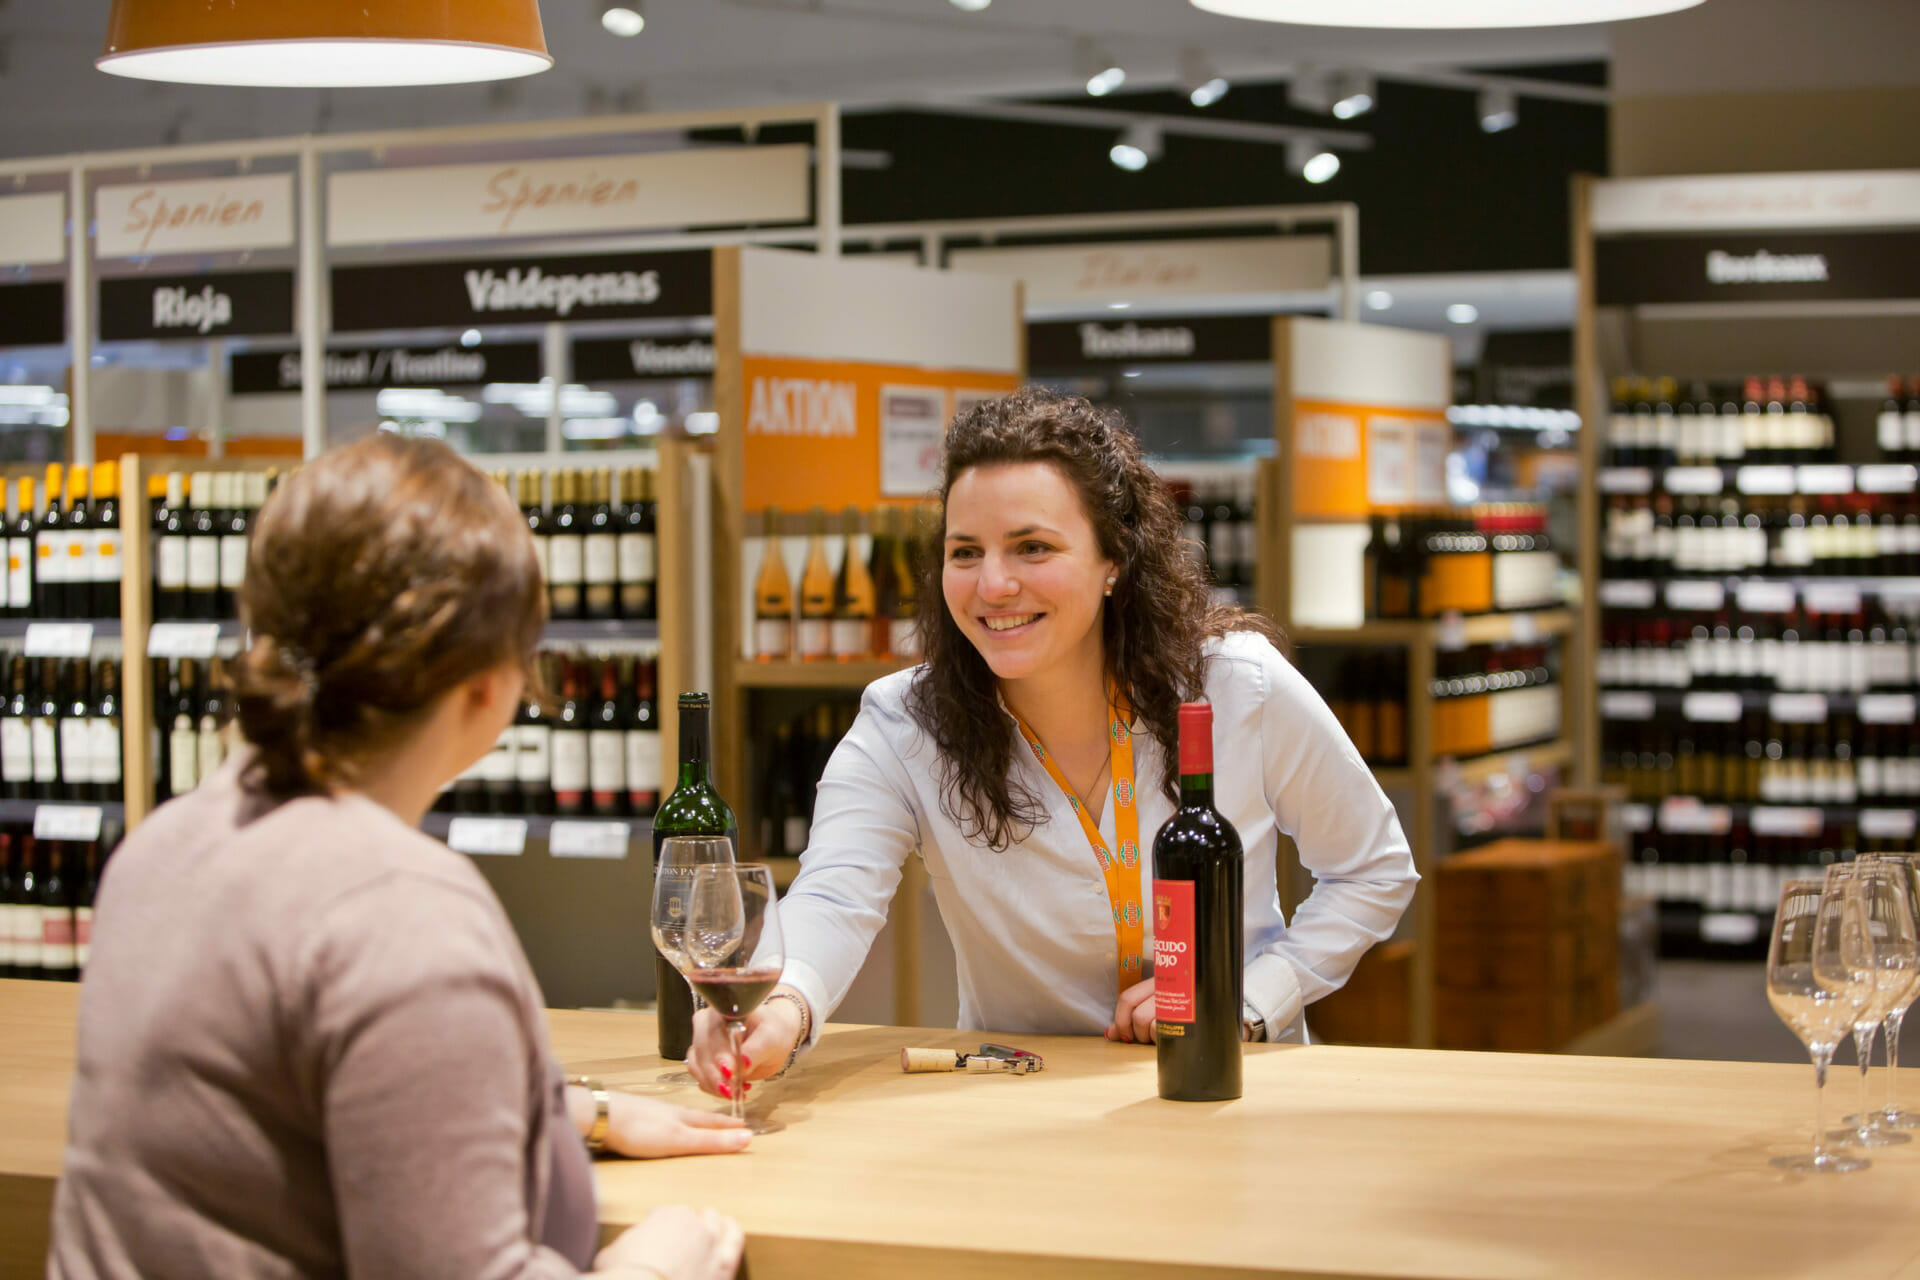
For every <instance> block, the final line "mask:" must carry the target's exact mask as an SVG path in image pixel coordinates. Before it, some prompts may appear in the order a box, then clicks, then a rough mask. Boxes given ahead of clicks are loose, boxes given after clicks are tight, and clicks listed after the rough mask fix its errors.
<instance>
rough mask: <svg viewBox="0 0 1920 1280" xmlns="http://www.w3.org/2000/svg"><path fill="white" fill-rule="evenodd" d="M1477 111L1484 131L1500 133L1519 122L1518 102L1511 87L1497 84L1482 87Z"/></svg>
mask: <svg viewBox="0 0 1920 1280" xmlns="http://www.w3.org/2000/svg"><path fill="white" fill-rule="evenodd" d="M1479 112H1480V128H1481V131H1482V132H1484V133H1501V132H1504V131H1505V130H1508V129H1511V128H1513V126H1515V125H1516V124H1519V123H1520V104H1519V102H1518V101H1517V100H1516V99H1515V98H1514V96H1513V90H1511V89H1502V88H1499V87H1497V86H1495V87H1490V88H1486V89H1482V90H1481V91H1480V102H1479Z"/></svg>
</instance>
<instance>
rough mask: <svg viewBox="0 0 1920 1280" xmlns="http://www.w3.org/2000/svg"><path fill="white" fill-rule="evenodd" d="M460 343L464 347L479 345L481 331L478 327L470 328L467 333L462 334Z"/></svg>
mask: <svg viewBox="0 0 1920 1280" xmlns="http://www.w3.org/2000/svg"><path fill="white" fill-rule="evenodd" d="M460 345H461V346H463V347H477V346H479V345H480V331H479V330H478V329H468V330H467V331H466V332H465V333H463V334H461V335H460Z"/></svg>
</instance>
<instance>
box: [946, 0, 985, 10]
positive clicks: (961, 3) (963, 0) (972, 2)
mask: <svg viewBox="0 0 1920 1280" xmlns="http://www.w3.org/2000/svg"><path fill="white" fill-rule="evenodd" d="M948 3H950V4H952V5H953V7H954V8H956V9H965V10H966V11H967V12H968V13H978V12H980V11H981V10H982V9H984V8H986V7H987V6H988V5H990V4H992V3H993V0H948Z"/></svg>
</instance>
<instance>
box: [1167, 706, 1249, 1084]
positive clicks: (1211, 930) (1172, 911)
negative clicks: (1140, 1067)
mask: <svg viewBox="0 0 1920 1280" xmlns="http://www.w3.org/2000/svg"><path fill="white" fill-rule="evenodd" d="M1244 864H1245V858H1244V856H1243V855H1242V853H1241V849H1240V834H1239V832H1237V831H1235V830H1234V829H1233V825H1232V824H1231V823H1229V822H1228V821H1227V820H1226V819H1225V818H1223V817H1221V816H1220V811H1219V810H1218V809H1215V808H1214V807H1213V706H1212V704H1211V703H1206V702H1183V703H1181V704H1180V807H1179V808H1178V809H1176V810H1175V811H1174V814H1173V816H1172V817H1171V818H1169V819H1167V823H1166V825H1165V826H1163V827H1161V828H1160V831H1159V834H1157V835H1155V836H1154V838H1153V998H1154V1023H1153V1038H1154V1041H1155V1042H1156V1044H1157V1046H1158V1049H1159V1057H1160V1096H1161V1097H1163V1098H1171V1099H1173V1100H1174V1101H1176V1102H1220V1101H1224V1100H1226V1099H1228V1098H1237V1097H1239V1096H1240V1007H1241V987H1242V983H1243V978H1244V975H1243V972H1242V968H1241V966H1242V964H1243V963H1244V959H1243V955H1242V952H1243V947H1242V941H1241V940H1242V935H1243V933H1244V926H1243V924H1242V916H1241V899H1242V897H1243V895H1244V892H1245V890H1244V889H1243V887H1242V886H1243V881H1242V868H1243V866H1244Z"/></svg>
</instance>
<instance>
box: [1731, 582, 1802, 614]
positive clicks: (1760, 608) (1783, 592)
mask: <svg viewBox="0 0 1920 1280" xmlns="http://www.w3.org/2000/svg"><path fill="white" fill-rule="evenodd" d="M1793 601H1794V595H1793V584H1792V583H1790V582H1743V583H1741V584H1740V610H1741V612H1743V613H1792V612H1793Z"/></svg>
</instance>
